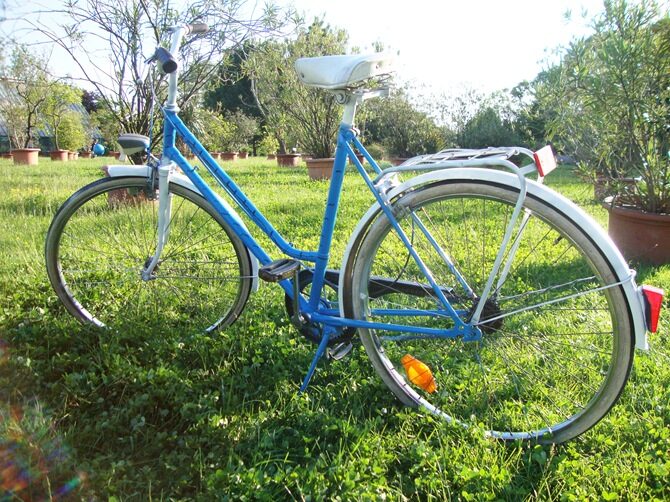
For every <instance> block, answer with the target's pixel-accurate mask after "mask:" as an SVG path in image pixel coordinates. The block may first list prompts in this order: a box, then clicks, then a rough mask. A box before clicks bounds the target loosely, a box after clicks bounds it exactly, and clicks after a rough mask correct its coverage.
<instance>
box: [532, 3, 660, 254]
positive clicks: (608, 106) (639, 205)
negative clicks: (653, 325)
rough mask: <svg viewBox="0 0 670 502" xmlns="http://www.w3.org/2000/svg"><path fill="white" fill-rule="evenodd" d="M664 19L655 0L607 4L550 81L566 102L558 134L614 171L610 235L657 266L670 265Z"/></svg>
mask: <svg viewBox="0 0 670 502" xmlns="http://www.w3.org/2000/svg"><path fill="white" fill-rule="evenodd" d="M658 19H659V18H658V11H657V8H656V7H655V6H654V5H653V4H647V3H642V4H639V5H638V4H627V3H625V2H612V3H609V2H608V3H606V4H605V10H604V11H603V12H602V13H601V14H600V15H599V16H598V17H597V18H596V20H595V21H594V24H593V28H594V33H593V35H591V36H590V37H589V38H585V39H580V40H577V41H576V42H573V43H572V44H571V45H570V47H569V49H568V50H567V52H566V53H565V55H564V57H563V60H562V62H561V64H560V66H559V67H558V69H557V70H555V74H554V75H552V80H551V81H550V82H549V84H548V86H547V87H548V88H549V92H550V94H551V93H552V92H553V95H554V98H555V100H556V102H557V103H558V104H559V105H561V106H560V108H558V109H559V110H560V113H559V114H558V116H557V117H555V119H554V121H553V123H552V124H551V126H552V127H553V132H554V134H555V135H556V136H557V137H558V138H559V139H565V138H571V139H572V141H573V142H574V140H575V138H576V139H577V142H578V143H579V144H580V145H581V146H585V145H586V146H588V148H583V149H582V150H583V151H586V152H587V154H585V155H584V157H583V158H582V162H583V163H585V164H586V165H588V166H591V168H592V169H593V171H594V172H596V171H601V170H602V169H603V167H605V168H606V169H607V174H608V175H609V176H610V179H609V188H608V190H609V191H610V192H611V196H610V197H608V198H607V199H606V202H605V204H604V205H605V207H606V208H607V209H608V211H609V226H608V232H609V234H610V236H611V237H612V239H613V240H614V242H615V243H616V244H617V246H618V247H619V249H620V250H621V252H622V253H623V255H624V256H625V257H626V258H627V259H629V260H638V261H642V262H647V263H652V264H661V263H670V157H669V154H668V150H669V148H670V130H669V129H668V126H667V124H668V117H670V58H668V56H667V55H668V48H669V47H670V21H668V19H667V18H665V19H661V20H658ZM545 92H547V91H545ZM587 122H588V123H589V124H590V126H589V127H588V128H584V127H582V129H581V131H582V132H581V134H577V135H576V134H575V129H576V126H578V125H583V124H585V123H587ZM587 140H588V143H587ZM621 177H625V178H632V179H633V180H634V181H633V182H631V181H630V180H627V181H626V180H623V181H622V180H621V179H619V178H621Z"/></svg>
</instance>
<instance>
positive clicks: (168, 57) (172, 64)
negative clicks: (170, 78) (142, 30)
mask: <svg viewBox="0 0 670 502" xmlns="http://www.w3.org/2000/svg"><path fill="white" fill-rule="evenodd" d="M154 57H155V58H156V59H157V60H158V62H159V63H160V65H161V69H162V70H163V73H172V72H175V71H177V66H178V65H177V61H176V60H175V58H174V56H173V55H172V54H170V52H168V50H167V49H164V48H163V47H158V48H157V49H156V52H155V53H154Z"/></svg>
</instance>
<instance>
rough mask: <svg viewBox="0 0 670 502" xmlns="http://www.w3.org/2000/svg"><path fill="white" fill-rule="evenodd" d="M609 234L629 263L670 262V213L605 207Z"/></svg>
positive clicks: (607, 205) (653, 263) (657, 263)
mask: <svg viewBox="0 0 670 502" xmlns="http://www.w3.org/2000/svg"><path fill="white" fill-rule="evenodd" d="M605 207H606V209H607V210H608V211H609V225H608V230H607V233H608V234H609V236H610V237H611V238H612V240H613V241H614V243H615V244H616V245H617V247H618V248H619V250H620V251H621V253H622V254H623V255H624V257H625V258H626V259H627V260H634V261H639V262H643V263H649V264H652V265H662V264H664V263H670V214H653V213H646V212H644V211H640V210H637V209H629V208H623V207H617V206H610V205H609V204H606V205H605Z"/></svg>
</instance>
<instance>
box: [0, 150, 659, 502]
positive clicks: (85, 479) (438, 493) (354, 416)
mask: <svg viewBox="0 0 670 502" xmlns="http://www.w3.org/2000/svg"><path fill="white" fill-rule="evenodd" d="M103 163H104V159H94V160H90V161H89V160H80V161H77V162H70V163H57V162H51V161H49V160H48V159H43V158H41V159H40V165H39V166H38V167H19V166H13V165H11V164H10V163H9V161H3V160H0V187H2V196H1V197H0V249H2V260H1V261H0V297H1V298H2V304H1V306H0V338H2V345H0V389H1V392H2V401H1V402H0V419H1V421H0V440H1V441H2V442H1V443H0V476H1V477H0V500H5V499H7V500H12V495H11V492H10V490H15V491H18V490H20V491H18V493H19V494H22V495H24V496H25V495H26V494H31V495H32V497H33V498H35V499H42V498H46V499H48V498H50V497H53V498H58V497H60V496H61V495H60V494H63V495H64V496H67V497H70V498H72V499H78V498H82V499H89V498H98V499H104V498H106V497H109V498H110V499H111V498H112V497H113V498H114V499H115V500H147V499H152V500H161V499H182V500H186V499H199V500H213V499H214V500H216V499H229V500H257V499H262V500H278V499H289V500H290V499H298V500H302V499H313V500H318V499H324V498H328V499H331V498H334V499H336V498H339V499H341V500H352V499H354V500H356V499H363V500H367V499H370V500H377V499H381V498H387V499H393V500H397V499H403V498H407V499H411V498H419V499H431V498H432V499H436V500H442V499H449V498H453V499H463V500H498V499H507V500H520V499H533V500H534V499H541V500H583V499H610V500H615V499H619V498H623V499H638V500H653V499H658V500H663V499H667V498H668V497H670V488H669V485H668V483H667V479H668V476H669V475H670V454H669V452H670V408H669V404H668V403H670V390H669V389H670V357H669V355H670V344H669V343H668V337H667V333H668V331H669V330H670V316H669V315H668V312H667V301H666V311H665V312H664V315H663V316H662V319H661V325H660V328H659V331H660V333H659V334H657V335H651V345H652V351H651V352H650V353H648V354H642V353H637V354H636V358H635V363H634V368H633V372H632V375H631V379H630V380H629V383H628V385H627V387H626V389H625V391H624V394H623V396H622V398H621V400H620V401H619V403H618V404H617V405H616V406H615V407H614V409H613V410H612V411H611V412H610V414H609V415H608V416H607V417H606V418H605V419H604V420H603V421H602V422H601V423H600V424H598V425H597V426H596V427H595V428H594V429H593V430H591V431H590V432H588V433H586V434H585V435H584V436H582V437H580V438H579V439H577V440H575V441H572V442H570V443H568V444H566V445H562V446H554V447H543V446H534V447H533V446H526V445H505V444H501V443H498V442H495V441H491V440H487V439H484V438H482V437H481V434H480V433H479V431H478V430H476V429H472V430H467V431H465V430H461V429H460V428H456V427H449V426H445V425H442V424H440V423H438V422H437V421H436V420H435V419H434V418H432V417H430V416H426V415H425V414H423V413H417V412H415V411H412V410H409V409H405V408H403V407H402V406H401V405H400V404H399V402H398V401H397V400H396V399H395V398H394V396H393V395H392V394H391V393H390V392H389V391H388V389H387V388H386V387H385V386H384V385H383V384H382V383H381V381H380V379H379V378H378V377H377V375H376V374H375V373H374V371H373V370H372V368H371V366H370V364H369V362H368V360H367V358H366V356H365V352H364V351H363V349H362V348H360V347H357V348H356V349H355V351H354V353H353V354H352V356H351V357H349V358H347V359H345V360H343V361H341V362H330V363H322V364H321V365H320V366H319V369H318V371H317V373H316V375H315V378H314V380H313V383H312V385H311V387H310V390H309V392H308V393H307V394H303V395H300V394H298V392H297V391H298V386H299V384H300V381H301V379H302V377H303V376H304V373H305V371H306V370H307V367H308V365H309V362H310V360H311V356H312V354H313V350H314V346H313V345H311V344H310V343H308V342H306V341H305V340H304V339H302V338H301V337H300V336H299V335H298V334H296V333H295V331H294V329H293V328H292V327H291V326H290V324H289V322H288V320H287V319H286V315H285V313H284V308H283V298H282V296H283V295H282V294H280V293H279V291H278V290H277V289H276V288H272V287H268V286H264V287H262V288H261V290H260V291H259V292H258V293H256V294H254V295H252V297H251V300H250V302H249V304H248V306H247V308H246V310H245V312H244V314H243V315H242V317H241V318H240V319H239V320H238V321H237V322H236V323H235V324H234V325H233V326H232V327H230V328H229V329H227V330H225V331H223V332H220V333H217V334H215V335H212V336H194V335H192V334H190V333H188V332H182V331H179V330H168V329H158V330H155V331H150V330H141V329H138V330H136V331H125V332H115V333H108V332H107V333H106V332H101V331H100V330H95V329H91V328H87V327H84V326H82V325H80V324H79V323H78V322H76V321H75V320H73V319H72V318H71V317H70V316H69V315H68V314H67V312H66V311H65V309H64V308H63V307H62V306H61V304H60V302H59V301H58V299H57V298H56V296H55V294H54V293H53V291H52V289H51V287H50V285H49V284H48V280H47V278H46V273H45V268H44V258H43V247H44V236H45V234H46V231H47V228H48V226H49V223H50V221H51V218H52V217H53V214H54V213H55V211H56V210H57V208H58V207H59V205H60V204H61V203H62V202H63V201H64V200H65V199H66V198H67V197H68V196H69V195H70V194H71V193H73V192H74V191H75V190H76V189H78V188H79V187H81V186H82V185H83V184H85V183H87V182H89V181H92V180H95V179H97V178H98V177H99V176H100V170H99V167H100V166H101V165H102V164H103ZM230 172H231V174H232V175H233V177H234V178H235V179H236V180H238V181H239V183H240V185H241V186H242V187H243V188H244V189H245V191H247V192H248V194H249V195H250V197H251V198H252V199H253V200H254V201H255V202H256V203H257V206H258V207H259V208H260V209H261V210H262V211H263V212H266V213H267V215H268V217H269V219H270V220H271V221H272V222H273V223H274V224H275V226H276V227H277V229H278V230H279V231H280V232H281V233H283V234H284V235H285V236H286V237H287V239H289V240H290V241H292V242H293V243H294V244H295V245H296V246H298V247H302V248H314V247H315V246H316V244H317V240H318V231H317V230H316V229H317V228H318V225H319V222H320V220H321V217H322V213H323V208H324V202H325V197H326V192H327V183H324V182H311V181H309V179H308V177H307V173H306V170H305V169H304V168H297V169H290V168H281V169H279V168H276V167H275V166H274V165H273V163H271V162H265V161H260V160H257V159H250V160H247V161H238V162H237V163H236V164H235V165H234V166H233V167H232V168H231V169H230ZM547 183H548V184H549V185H551V186H553V187H554V188H556V189H557V190H559V191H560V192H562V193H564V194H565V195H567V196H568V197H569V198H571V199H572V200H575V201H576V202H577V203H578V204H580V205H581V206H582V207H584V208H585V209H586V210H587V211H588V212H589V213H590V214H592V215H593V216H594V217H595V218H596V219H597V220H598V221H600V222H601V223H603V224H605V223H606V213H605V211H604V210H603V209H602V208H601V207H600V206H599V205H598V204H597V203H596V202H595V201H594V200H593V191H592V187H590V186H587V185H585V184H583V183H581V182H580V181H579V180H578V179H577V178H575V177H574V176H573V175H572V173H571V172H570V171H569V170H563V171H558V172H556V173H552V174H551V175H550V176H549V177H548V179H547ZM369 204H370V196H369V195H367V194H366V193H365V190H364V187H363V186H362V184H361V182H360V180H359V179H358V178H357V177H356V176H355V175H354V174H350V175H347V178H346V181H345V192H344V202H343V204H342V208H341V209H342V213H341V215H340V219H339V220H338V225H337V229H336V234H335V242H334V247H333V259H332V262H331V266H333V267H339V260H340V258H341V256H342V253H343V251H344V248H345V245H346V242H347V240H348V238H349V235H350V231H351V229H352V227H353V226H354V225H355V223H356V221H357V220H358V218H360V216H361V215H362V214H363V213H364V212H365V210H366V209H367V207H368V206H369ZM260 240H261V241H262V242H263V244H264V245H266V243H267V240H265V239H263V238H261V239H260ZM268 249H269V246H268ZM638 274H639V277H638V282H639V283H642V282H646V283H650V284H654V285H657V286H660V287H664V288H665V289H666V290H670V266H664V267H658V268H651V267H641V268H639V269H638ZM10 465H11V466H12V467H11V468H10ZM22 471H24V472H25V476H23V477H21V476H20V474H21V472H22ZM22 479H25V480H27V482H26V483H23V482H22V481H21V480H22ZM3 492H4V495H3Z"/></svg>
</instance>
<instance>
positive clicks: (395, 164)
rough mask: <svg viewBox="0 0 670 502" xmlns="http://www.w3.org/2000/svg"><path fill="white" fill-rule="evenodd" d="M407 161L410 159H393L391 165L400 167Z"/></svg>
mask: <svg viewBox="0 0 670 502" xmlns="http://www.w3.org/2000/svg"><path fill="white" fill-rule="evenodd" d="M407 159H409V157H392V158H391V159H389V160H390V161H391V164H393V165H394V166H399V165H400V164H402V163H403V162H405V161H406V160H407Z"/></svg>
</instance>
